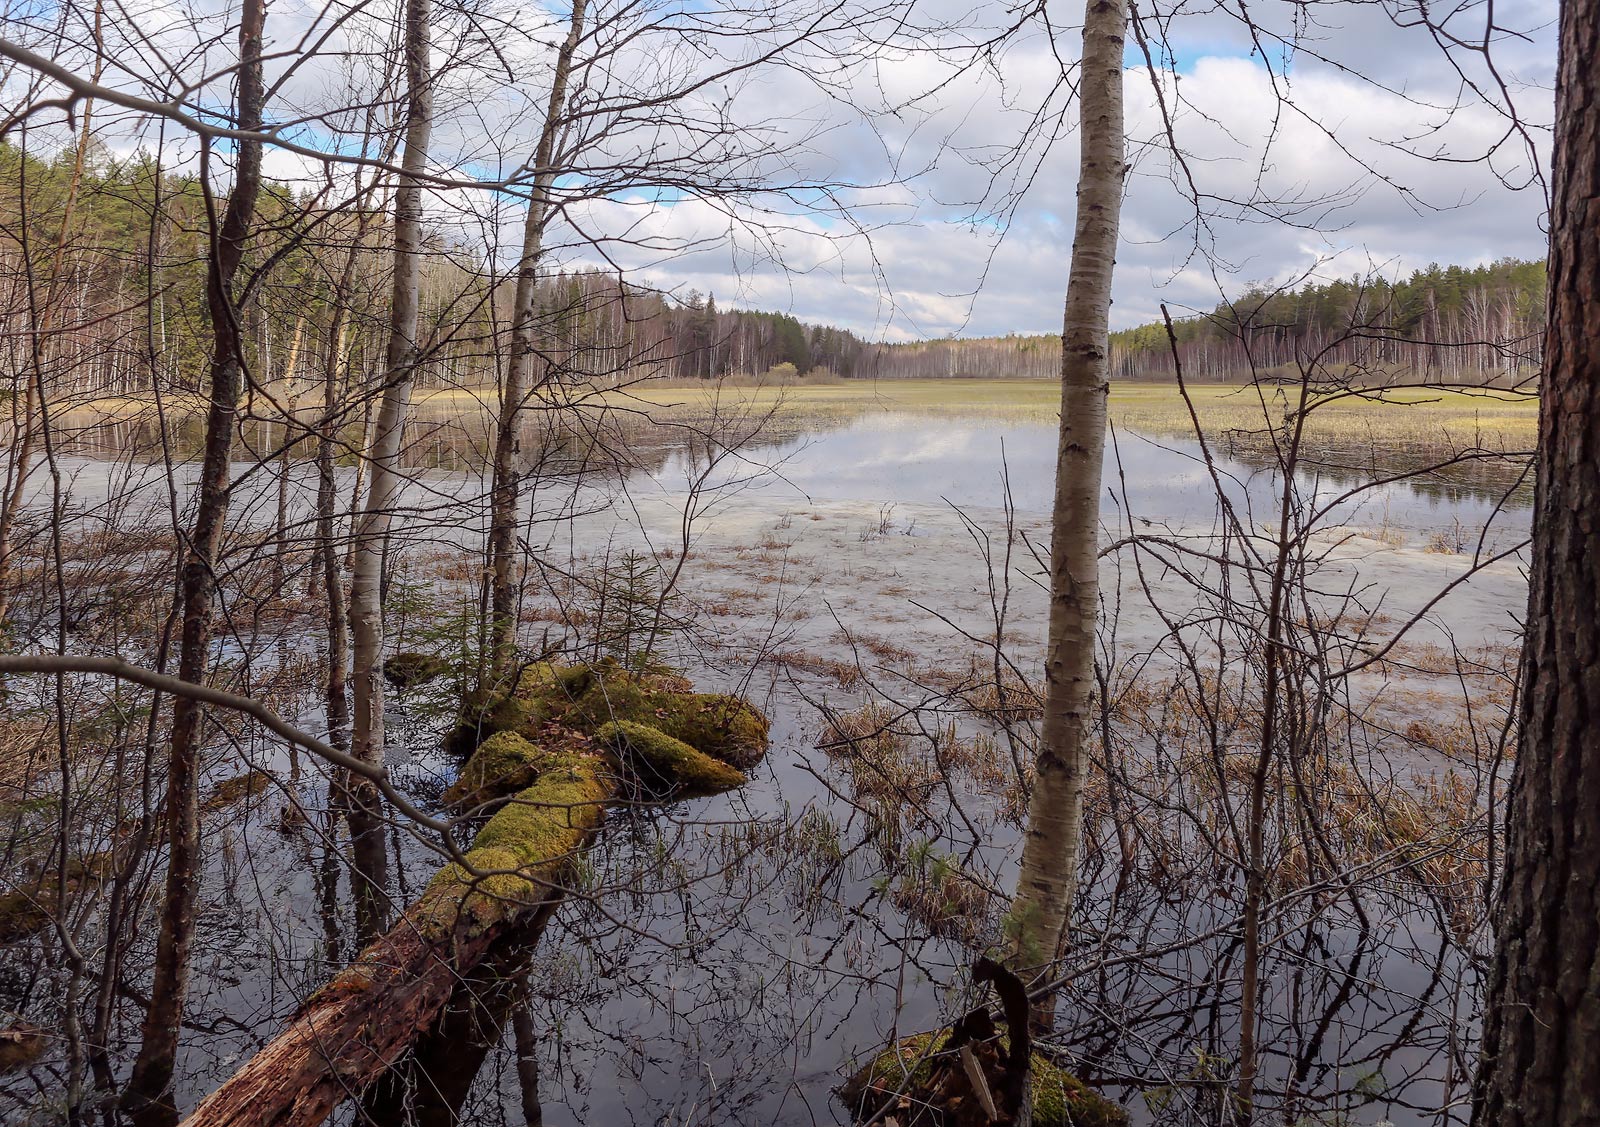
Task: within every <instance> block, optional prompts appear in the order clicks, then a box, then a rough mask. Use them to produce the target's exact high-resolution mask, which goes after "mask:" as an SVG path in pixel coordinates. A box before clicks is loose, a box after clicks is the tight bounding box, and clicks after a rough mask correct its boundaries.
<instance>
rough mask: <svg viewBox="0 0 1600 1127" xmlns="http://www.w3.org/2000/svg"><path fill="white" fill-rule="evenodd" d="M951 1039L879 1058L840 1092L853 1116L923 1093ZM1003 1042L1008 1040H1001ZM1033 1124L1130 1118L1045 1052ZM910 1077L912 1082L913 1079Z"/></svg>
mask: <svg viewBox="0 0 1600 1127" xmlns="http://www.w3.org/2000/svg"><path fill="white" fill-rule="evenodd" d="M948 1036H949V1030H940V1031H938V1032H936V1033H918V1034H916V1035H915V1036H912V1037H907V1038H905V1039H904V1040H902V1041H901V1042H900V1043H899V1044H897V1045H894V1046H891V1047H889V1048H886V1049H884V1050H883V1052H881V1053H879V1054H878V1055H877V1057H876V1058H874V1059H873V1061H872V1063H871V1064H869V1065H868V1066H867V1067H866V1068H864V1069H862V1070H861V1071H860V1072H858V1073H856V1074H855V1075H854V1076H852V1077H851V1078H850V1079H849V1080H848V1081H846V1082H845V1084H844V1086H843V1087H841V1088H840V1089H839V1095H840V1097H841V1098H842V1099H843V1100H844V1101H845V1103H846V1104H847V1105H848V1107H849V1109H850V1111H851V1112H852V1113H854V1112H856V1111H858V1110H860V1109H861V1108H862V1107H867V1108H869V1109H874V1110H875V1107H874V1101H875V1100H878V1101H881V1100H882V1099H883V1098H884V1097H887V1096H889V1095H892V1094H893V1093H896V1092H899V1091H900V1090H901V1089H902V1088H903V1089H905V1090H906V1091H907V1092H911V1093H916V1092H918V1091H924V1090H926V1089H927V1087H928V1086H929V1084H930V1082H931V1081H932V1080H933V1075H934V1061H935V1060H936V1059H937V1058H936V1057H935V1056H934V1055H932V1054H931V1053H930V1049H931V1048H933V1046H934V1045H935V1038H937V1041H938V1043H939V1044H942V1043H943V1042H944V1040H945V1039H946V1038H947V1037H948ZM1001 1041H1002V1043H1003V1042H1004V1038H1001ZM1031 1070H1032V1075H1033V1121H1034V1123H1035V1124H1037V1125H1038V1127H1125V1125H1126V1124H1127V1122H1128V1113H1127V1112H1126V1111H1124V1110H1123V1109H1122V1108H1121V1107H1120V1106H1118V1105H1117V1104H1114V1103H1112V1102H1111V1101H1110V1100H1108V1099H1106V1098H1105V1097H1104V1096H1102V1095H1100V1094H1099V1093H1098V1092H1096V1091H1094V1090H1093V1089H1092V1088H1089V1087H1087V1086H1086V1085H1085V1084H1084V1083H1083V1081H1081V1080H1079V1079H1078V1078H1077V1077H1075V1076H1073V1075H1072V1074H1071V1073H1070V1072H1067V1071H1066V1070H1065V1069H1063V1068H1061V1067H1060V1066H1058V1065H1057V1064H1056V1063H1055V1062H1054V1061H1052V1060H1050V1059H1049V1058H1048V1057H1046V1056H1044V1055H1043V1054H1041V1053H1034V1054H1033V1060H1032V1062H1031ZM908 1074H909V1080H908Z"/></svg>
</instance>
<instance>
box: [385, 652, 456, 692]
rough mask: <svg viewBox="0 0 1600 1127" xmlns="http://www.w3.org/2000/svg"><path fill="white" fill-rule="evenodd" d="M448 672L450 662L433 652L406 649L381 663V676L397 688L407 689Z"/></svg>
mask: <svg viewBox="0 0 1600 1127" xmlns="http://www.w3.org/2000/svg"><path fill="white" fill-rule="evenodd" d="M448 672H450V663H449V662H448V661H446V660H445V659H444V658H442V657H436V656H435V655H433V654H424V653H416V652H414V651H407V652H406V653H397V654H395V655H394V656H393V657H391V658H390V659H389V660H388V661H386V662H384V663H383V676H384V679H385V680H386V681H388V682H389V684H391V685H393V686H394V687H395V688H397V689H409V688H411V687H412V686H414V685H423V684H426V683H427V682H429V681H434V680H437V679H438V678H440V677H443V676H444V675H445V674H446V673H448Z"/></svg>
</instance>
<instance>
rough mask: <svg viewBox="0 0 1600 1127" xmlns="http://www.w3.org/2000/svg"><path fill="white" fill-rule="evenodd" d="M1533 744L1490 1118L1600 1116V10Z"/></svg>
mask: <svg viewBox="0 0 1600 1127" xmlns="http://www.w3.org/2000/svg"><path fill="white" fill-rule="evenodd" d="M1560 28H1561V30H1560V61H1559V64H1558V67H1557V79H1556V131H1555V146H1554V153H1553V165H1554V194H1553V197H1552V205H1551V212H1550V290H1549V305H1548V317H1549V327H1548V330H1547V334H1546V344H1545V367H1544V377H1543V385H1542V388H1541V393H1542V400H1541V404H1540V413H1539V455H1538V485H1537V494H1536V497H1535V501H1534V520H1533V549H1532V554H1533V559H1532V575H1531V579H1530V585H1529V592H1528V620H1527V622H1528V624H1527V638H1526V640H1525V642H1524V653H1523V664H1522V673H1523V698H1522V710H1521V716H1520V718H1519V720H1520V746H1519V750H1518V753H1517V762H1516V767H1515V769H1514V773H1513V775H1512V782H1511V789H1510V792H1509V794H1508V798H1507V812H1506V817H1507V823H1508V831H1509V837H1508V841H1507V845H1506V857H1505V875H1504V877H1503V879H1502V882H1501V886H1500V893H1499V899H1498V902H1497V904H1496V909H1495V933H1496V949H1495V958H1494V965H1493V973H1492V977H1491V982H1490V987H1489V996H1488V1008H1487V1015H1486V1020H1485V1025H1484V1036H1483V1057H1482V1060H1481V1062H1480V1064H1479V1070H1478V1078H1477V1085H1476V1088H1475V1090H1474V1099H1473V1115H1472V1120H1473V1123H1474V1124H1476V1125H1478V1127H1579V1125H1580V1124H1581V1125H1583V1127H1594V1125H1595V1124H1600V623H1597V621H1596V607H1597V606H1600V222H1597V221H1596V220H1597V207H1596V203H1595V201H1596V200H1597V199H1600V67H1597V66H1596V64H1595V59H1596V58H1600V6H1597V5H1596V4H1595V3H1593V0H1566V2H1565V3H1563V4H1562V5H1561V19H1560Z"/></svg>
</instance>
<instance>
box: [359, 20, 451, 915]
mask: <svg viewBox="0 0 1600 1127" xmlns="http://www.w3.org/2000/svg"><path fill="white" fill-rule="evenodd" d="M431 16H432V11H431V3H430V0H406V12H405V65H406V134H405V150H404V153H403V154H402V156H401V163H400V167H401V170H402V175H401V177H400V182H399V184H398V185H396V187H395V194H394V282H393V291H392V296H391V299H390V307H389V344H388V350H387V355H386V356H385V360H384V373H385V374H384V386H383V398H382V401H381V403H380V404H379V407H378V419H377V423H376V426H375V430H374V434H373V437H372V446H371V448H370V450H369V452H368V458H369V460H370V462H371V468H370V470H369V475H368V485H367V496H366V501H365V503H364V504H363V505H362V507H361V511H360V513H359V514H358V515H357V517H356V522H355V528H354V530H353V533H352V536H351V555H352V565H351V579H350V638H351V650H352V658H353V661H352V668H351V677H350V682H351V689H352V695H353V707H352V715H351V741H350V747H351V751H352V753H353V754H354V755H356V756H357V757H358V758H360V759H362V760H363V761H365V762H367V763H371V764H374V765H378V766H381V765H382V763H383V748H384V726H383V677H382V669H383V592H382V581H383V547H384V541H385V540H386V538H387V536H388V532H389V521H390V516H391V514H392V513H393V511H394V505H395V501H396V499H397V498H398V497H399V494H400V487H401V484H402V481H401V476H400V473H399V463H400V443H401V438H402V435H403V433H404V431H405V423H406V413H407V410H408V408H409V407H410V403H411V385H412V380H413V378H414V377H415V374H416V365H417V357H418V354H419V349H418V345H417V324H418V306H419V300H420V283H421V272H422V253H421V252H422V180H421V177H422V175H423V174H424V173H425V172H426V170H427V164H428V140H429V135H430V133H431V132H432V127H433V78H432V74H431V71H430V69H429V59H428V50H429V43H430V39H431V34H430V20H431ZM351 790H352V793H351V795H350V799H351V809H350V831H351V839H352V840H351V846H352V852H353V853H354V856H355V870H356V871H355V873H354V874H353V881H352V883H353V884H354V885H355V886H356V931H357V934H358V935H359V937H360V941H361V942H362V943H366V942H368V941H370V940H371V939H372V938H374V937H376V936H377V935H378V934H379V933H380V932H382V930H383V928H384V926H385V917H386V916H387V914H388V911H387V907H386V905H385V886H386V884H387V882H388V868H389V866H388V857H387V854H386V852H385V847H384V838H383V822H382V809H381V798H380V796H379V794H378V790H377V787H376V786H374V785H373V784H372V782H371V780H367V779H362V780H359V781H355V782H354V784H353V786H352V788H351Z"/></svg>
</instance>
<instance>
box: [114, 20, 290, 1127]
mask: <svg viewBox="0 0 1600 1127" xmlns="http://www.w3.org/2000/svg"><path fill="white" fill-rule="evenodd" d="M265 17H266V7H265V4H264V3H263V2H262V0H245V4H244V8H243V10H242V12H241V13H240V20H239V70H238V96H237V97H238V121H239V126H240V128H243V129H254V128H257V127H259V126H260V124H261V114H262V103H263V100H264V98H265V92H264V88H263V85H262V77H261V36H262V27H263V23H264V20H265ZM260 188H261V142H259V141H243V142H240V144H239V146H238V161H237V166H236V168H235V171H234V182H233V190H232V192H231V193H230V195H229V197H228V205H227V208H226V210H225V212H224V213H223V218H222V222H221V224H220V225H219V227H218V228H217V234H216V239H215V242H214V243H213V245H212V247H211V256H210V264H209V267H208V269H207V274H206V303H207V307H208V310H209V313H210V318H211V332H212V351H211V362H210V373H209V377H210V378H209V393H208V394H209V399H210V403H209V407H208V412H207V417H206V438H205V454H204V457H203V460H202V463H201V469H200V483H199V502H198V505H197V506H196V510H195V521H194V527H193V528H192V529H191V530H190V534H189V544H188V550H187V552H186V554H185V556H184V561H183V567H182V571H181V577H180V586H181V604H182V608H183V610H182V621H183V625H182V630H181V633H180V641H179V646H178V676H179V677H180V678H181V679H183V680H184V681H189V682H193V683H195V684H199V683H202V682H204V681H205V679H206V673H207V666H208V665H209V657H210V652H211V647H210V641H211V620H212V610H213V606H214V603H215V601H216V562H217V549H218V547H219V546H220V544H221V541H222V532H223V526H224V523H225V521H226V519H227V513H228V492H229V480H228V462H229V459H230V457H231V455H232V452H233V432H234V426H235V421H236V416H237V414H238V405H239V396H240V391H241V386H242V382H243V381H242V375H243V357H242V351H241V349H242V343H243V342H242V341H241V339H240V327H239V317H238V309H237V307H236V305H235V303H234V296H233V282H234V277H235V275H236V274H237V272H238V269H239V263H240V262H241V261H242V259H243V257H244V250H245V242H246V240H247V238H248V237H249V233H250V225H251V221H252V219H253V218H254V215H255V206H256V198H257V196H258V194H259V192H260ZM172 713H173V715H172V743H171V745H170V747H169V749H168V753H167V794H166V799H165V803H164V809H163V817H164V819H165V823H166V836H167V849H168V858H167V878H166V888H165V893H164V898H163V902H162V908H161V927H160V932H159V934H158V936H157V940H156V958H155V972H154V976H153V979H152V981H151V986H150V1006H149V1008H148V1009H147V1010H146V1011H145V1017H144V1022H143V1026H142V1029H141V1041H140V1046H139V1055H138V1058H137V1059H136V1060H135V1062H134V1066H133V1072H132V1075H131V1076H130V1078H129V1080H128V1085H127V1088H126V1089H125V1090H124V1093H123V1106H124V1108H125V1109H127V1110H128V1112H129V1113H130V1115H132V1116H133V1117H134V1120H135V1122H137V1123H151V1124H154V1123H165V1122H170V1121H171V1120H172V1119H174V1118H175V1117H176V1108H175V1105H174V1103H173V1098H172V1093H171V1087H172V1073H173V1067H174V1064H175V1062H176V1059H177V1052H178V1032H179V1025H180V1022H181V1021H182V1018H183V1004H184V995H185V992H186V990H187V988H188V979H189V947H190V943H191V941H192V940H193V938H194V926H195V900H196V897H197V895H198V893H199V884H200V858H199V846H200V812H199V766H200V765H199V754H198V753H199V745H200V723H201V719H202V715H203V708H202V706H201V705H200V703H199V702H198V701H196V700H194V699H192V698H189V697H179V698H178V699H177V700H176V701H175V702H174V704H173V710H172Z"/></svg>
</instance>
